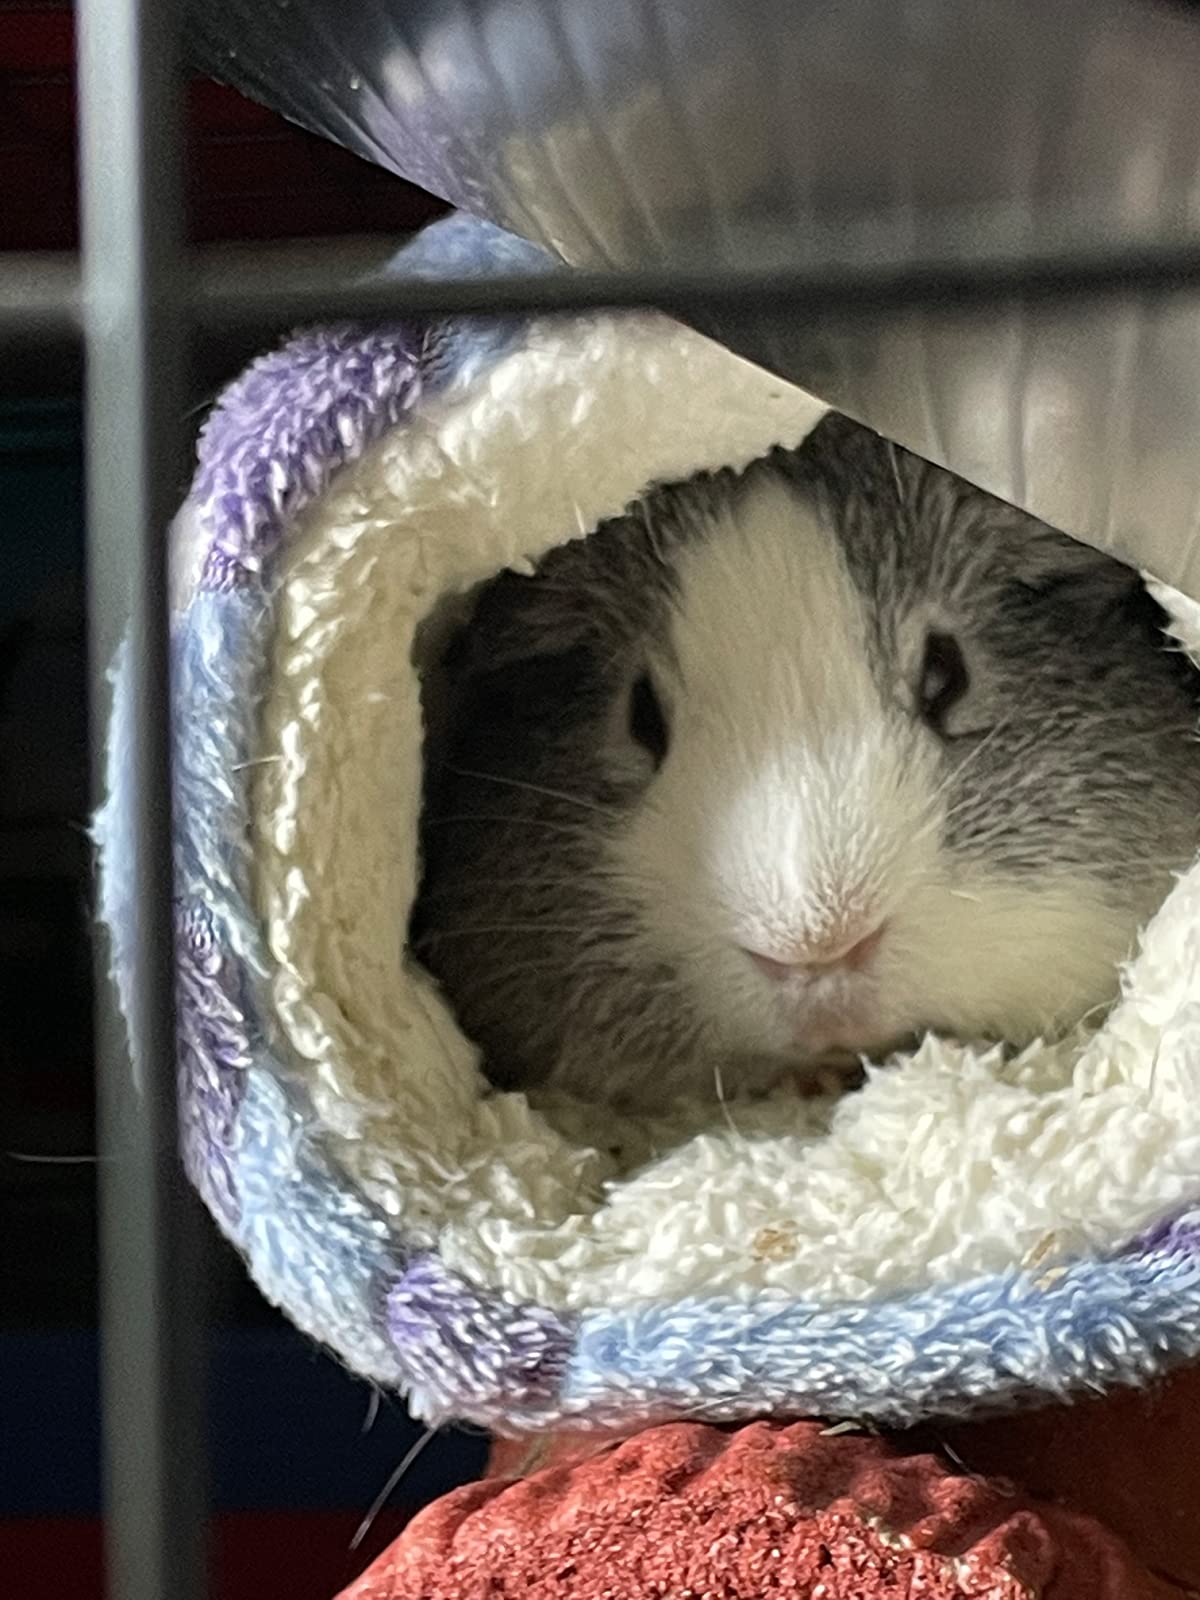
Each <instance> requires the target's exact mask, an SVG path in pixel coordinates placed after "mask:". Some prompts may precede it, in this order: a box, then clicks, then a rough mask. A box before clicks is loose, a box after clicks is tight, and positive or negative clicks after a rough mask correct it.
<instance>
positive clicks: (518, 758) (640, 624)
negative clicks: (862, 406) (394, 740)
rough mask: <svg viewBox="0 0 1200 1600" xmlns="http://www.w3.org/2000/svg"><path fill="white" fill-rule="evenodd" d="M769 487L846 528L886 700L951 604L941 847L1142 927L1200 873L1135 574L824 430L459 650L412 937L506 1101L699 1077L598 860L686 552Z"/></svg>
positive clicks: (697, 1033) (658, 511)
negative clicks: (960, 687)
mask: <svg viewBox="0 0 1200 1600" xmlns="http://www.w3.org/2000/svg"><path fill="white" fill-rule="evenodd" d="M762 474H778V475H781V476H782V477H783V478H785V479H786V480H787V481H788V483H789V484H790V485H791V488H792V490H793V491H794V493H795V495H796V496H797V497H798V501H808V502H810V503H816V504H817V505H819V506H820V507H821V508H822V509H823V511H824V513H825V515H826V516H827V518H828V519H829V521H830V523H831V525H832V526H833V527H834V529H835V530H836V534H837V537H838V539H839V542H840V546H841V549H842V551H843V554H844V557H845V561H846V564H847V566H848V569H849V571H850V574H851V576H852V578H853V581H854V584H855V585H856V587H857V588H858V590H859V591H860V592H861V594H862V595H863V596H864V598H865V600H866V603H867V612H868V615H869V616H870V618H871V619H872V621H871V626H872V631H873V637H872V638H871V640H870V643H869V649H870V656H871V666H872V671H873V674H874V676H875V677H876V679H877V681H878V683H879V686H880V691H881V694H884V695H886V694H888V693H890V692H891V688H892V686H893V685H894V682H895V680H896V676H897V673H898V672H899V671H900V670H901V668H900V665H899V663H900V657H901V646H900V633H901V630H902V628H903V626H904V625H905V623H906V621H908V620H910V619H911V618H912V617H913V616H914V615H924V614H925V612H926V611H927V610H929V608H931V607H932V608H933V609H934V612H935V613H936V616H937V618H938V619H939V620H938V626H939V627H941V628H944V629H945V630H946V631H948V632H951V633H953V635H954V636H955V637H957V638H959V639H961V640H962V641H963V643H964V647H965V649H966V651H967V654H968V657H969V659H970V663H971V668H972V678H971V691H970V694H969V696H968V699H967V702H966V704H965V706H964V708H962V711H961V714H962V715H963V716H965V717H966V718H967V720H968V725H967V726H966V727H965V728H964V729H963V730H961V731H959V732H958V733H957V734H956V736H955V737H954V738H952V739H950V740H948V741H947V743H946V747H945V751H944V755H943V757H942V759H943V761H944V770H945V781H946V783H947V785H948V786H949V790H950V794H949V798H950V804H949V806H948V810H947V821H946V825H945V832H944V835H943V845H944V848H945V849H946V850H948V851H951V852H956V853H959V854H960V855H962V856H972V855H974V856H976V857H978V858H979V859H981V860H983V861H985V862H986V863H987V864H988V866H989V868H994V869H996V870H998V871H1002V872H1004V873H1006V874H1009V875H1011V876H1014V877H1018V878H1019V877H1021V876H1022V875H1024V876H1028V877H1030V878H1033V879H1036V878H1037V877H1038V876H1039V875H1043V874H1050V873H1054V872H1061V871H1066V870H1069V871H1072V872H1077V873H1078V872H1082V873H1085V874H1087V875H1089V877H1091V878H1094V879H1095V880H1096V882H1097V883H1098V885H1099V886H1100V893H1101V894H1102V897H1103V900H1104V902H1105V903H1106V904H1109V905H1111V907H1112V914H1113V916H1114V917H1126V918H1129V917H1130V916H1131V915H1132V913H1131V910H1130V908H1131V907H1137V906H1143V905H1144V904H1145V902H1146V894H1147V885H1149V886H1150V891H1151V893H1153V894H1154V895H1156V896H1161V893H1162V892H1163V890H1164V889H1165V887H1166V886H1167V884H1168V882H1169V875H1170V873H1171V872H1172V871H1174V870H1178V869H1180V868H1182V867H1183V866H1184V865H1186V864H1187V863H1188V861H1189V860H1190V859H1191V856H1192V854H1193V851H1194V849H1195V846H1196V841H1197V832H1198V828H1197V794H1198V792H1200V783H1198V780H1200V745H1198V744H1197V742H1196V741H1195V739H1194V738H1193V737H1192V735H1191V729H1192V727H1193V726H1194V723H1195V719H1196V708H1197V679H1196V676H1195V674H1194V673H1193V671H1192V669H1191V668H1190V666H1189V665H1188V664H1187V663H1186V662H1185V660H1184V659H1183V658H1182V657H1181V656H1180V655H1179V654H1178V653H1177V652H1175V651H1173V650H1172V649H1171V648H1170V647H1169V646H1168V644H1167V643H1166V641H1165V640H1164V638H1163V635H1162V626H1163V617H1162V614H1161V612H1160V610H1159V608H1158V607H1157V606H1156V605H1155V603H1154V602H1153V601H1152V599H1151V598H1150V596H1149V595H1148V594H1147V592H1146V590H1145V588H1144V587H1143V585H1142V584H1141V583H1140V582H1139V580H1138V579H1137V577H1136V575H1135V574H1133V573H1132V572H1130V571H1129V570H1128V569H1127V568H1125V567H1123V566H1121V565H1119V564H1118V563H1116V562H1114V561H1111V560H1109V559H1107V558H1105V557H1103V556H1100V555H1098V554H1096V553H1095V552H1094V551H1092V550H1090V549H1089V548H1087V547H1085V546H1083V545H1081V544H1078V543H1077V542H1075V541H1073V540H1070V539H1068V538H1066V537H1064V536H1063V535H1061V534H1059V533H1056V532H1054V531H1053V530H1051V529H1050V528H1048V527H1046V526H1045V525H1043V524H1041V523H1038V522H1036V521H1035V520H1034V519H1032V518H1030V517H1028V516H1025V515H1024V514H1022V513H1020V512H1017V511H1015V510H1013V509H1012V508H1010V507H1008V506H1006V505H1003V504H1002V503H1001V502H999V501H997V500H995V499H993V498H991V497H990V496H988V495H985V494H983V493H981V492H980V491H978V490H976V489H973V488H971V487H970V486H969V485H967V484H965V483H964V482H962V481H961V480H959V479H957V478H954V477H953V476H951V475H950V474H948V473H946V472H943V471H941V470H940V469H937V468H934V467H932V466H929V465H927V464H926V463H924V462H921V461H919V460H918V459H916V458H915V457H913V456H910V455H908V454H907V453H905V452H904V451H902V450H899V449H896V448H894V447H892V446H890V445H888V444H887V443H885V442H884V441H882V440H880V439H879V438H878V437H877V436H876V435H874V434H872V433H870V432H868V431H867V430H866V429H864V428H861V427H859V426H857V425H856V424H854V423H851V422H849V421H847V420H846V419H844V418H839V417H831V418H829V419H827V420H826V421H825V422H823V423H822V424H821V425H820V426H819V427H818V428H817V429H816V431H815V432H814V433H813V434H812V435H811V436H810V438H809V439H808V440H807V441H806V442H805V444H804V445H803V446H802V447H801V448H800V449H798V450H796V451H792V452H782V451H781V452H776V453H774V454H773V455H772V456H770V457H768V458H767V459H765V460H764V461H761V462H758V463H755V464H754V465H753V466H752V467H751V468H750V469H749V470H748V471H747V472H746V473H745V474H742V475H738V474H735V473H733V472H721V473H717V474H713V475H705V476H702V477H700V478H697V479H693V480H691V481H690V482H688V483H686V484H682V485H675V486H668V487H664V488H661V489H658V490H655V491H654V492H653V493H652V494H651V495H650V496H649V497H648V498H647V500H646V501H645V502H643V503H640V504H639V505H637V506H635V507H633V508H632V509H631V510H630V512H629V513H628V514H627V515H625V516H624V517H621V518H619V519H617V520H615V521H613V522H610V523H608V524H606V525H605V526H603V527H602V528H600V529H599V530H598V531H597V532H596V533H595V534H593V535H592V536H591V537H590V538H588V539H586V540H583V541H577V542H573V543H571V544H568V545H565V546H563V547H561V548H559V549H557V550H555V551H553V552H552V553H551V554H550V555H549V556H548V557H547V558H546V560H545V561H544V562H543V563H542V565H541V567H540V569H539V571H538V572H537V574H536V575H534V576H533V577H518V576H516V575H513V574H506V575H504V576H503V577H501V578H499V579H498V580H496V582H495V583H494V584H492V585H490V586H489V587H488V589H487V590H486V591H485V592H484V594H483V596H482V598H481V601H480V604H479V606H478V609H477V612H476V615H475V617H474V620H473V623H472V625H471V626H470V627H469V628H468V629H467V630H466V631H465V632H464V633H463V634H462V636H461V637H460V638H459V640H458V641H457V643H456V646H455V649H454V651H453V652H452V653H451V657H450V658H449V661H448V663H447V665H448V671H449V674H450V678H451V681H452V684H453V686H454V691H455V694H456V697H457V699H456V708H457V709H456V712H455V731H454V734H453V735H452V737H451V739H450V741H449V744H448V746H447V752H446V760H445V762H444V764H441V765H437V764H435V765H434V766H432V767H431V770H430V774H429V778H428V787H427V798H426V816H425V823H424V831H423V848H424V856H425V876H424V882H423V888H422V894H421V898H420V901H419V904H418V908H417V912H416V916H415V923H414V936H415V938H416V940H417V945H418V949H419V952H420V954H421V956H422V959H423V960H424V961H425V963H426V964H427V966H428V967H429V968H430V970H431V971H432V972H433V973H434V974H435V975H436V976H437V977H438V979H439V980H440V981H441V982H442V984H443V985H444V987H445V989H446V991H447V994H448V996H449V998H450V1000H451V1003H452V1004H453V1006H454V1008H455V1011H456V1013H457V1015H458V1017H459V1019H460V1021H461V1023H462V1025H463V1026H464V1028H465V1029H466V1031H467V1033H468V1034H469V1035H471V1036H472V1037H473V1038H474V1039H475V1040H476V1041H477V1042H479V1043H480V1044H481V1045H482V1047H483V1050H484V1053H485V1057H486V1060H487V1063H488V1070H489V1072H490V1074H491V1075H492V1076H493V1078H494V1080H495V1081H496V1082H497V1083H500V1084H503V1085H517V1086H526V1085H531V1084H534V1083H538V1082H542V1081H544V1080H546V1079H547V1078H548V1077H550V1076H551V1074H552V1073H553V1074H554V1075H555V1077H556V1078H559V1077H561V1078H562V1079H563V1081H567V1082H570V1083H572V1084H573V1085H574V1086H575V1087H581V1086H584V1087H590V1088H592V1089H593V1090H594V1091H595V1092H599V1093H604V1092H606V1087H607V1086H609V1085H610V1084H611V1083H613V1082H619V1081H620V1079H621V1072H622V1068H623V1066H624V1065H625V1064H627V1063H629V1062H638V1063H643V1064H644V1063H647V1062H653V1063H655V1064H656V1065H657V1066H659V1067H661V1070H662V1073H663V1076H664V1080H666V1079H668V1078H669V1077H670V1075H671V1070H672V1065H673V1064H675V1063H679V1062H682V1061H684V1060H687V1059H691V1058H694V1057H695V1056H696V1055H697V1054H700V1055H703V1054H704V1051H705V1049H706V1045H707V1040H706V1036H705V1032H704V1024H703V1023H702V1022H701V1021H700V1020H699V1019H698V1018H697V1016H696V1015H695V1007H693V1006H692V1005H690V1004H689V1001H688V990H687V983H686V976H685V975H684V974H682V973H680V972H679V971H677V970H675V969H674V967H673V966H672V965H671V963H670V962H669V961H666V960H648V959H647V958H646V956H645V954H644V953H642V951H640V950H639V948H638V942H637V940H636V937H635V935H636V933H637V929H638V924H639V917H640V915H641V913H640V908H639V903H638V900H637V898H636V897H635V896H633V895H631V894H630V893H629V892H628V888H627V885H625V884H624V883H623V882H622V881H620V880H619V879H618V878H617V877H616V876H614V875H613V874H612V872H611V871H610V870H609V868H608V867H606V865H605V852H604V851H603V850H602V848H601V845H602V843H603V841H604V840H605V839H606V838H609V837H612V836H614V835H615V834H616V833H618V832H619V830H620V829H621V828H622V826H623V824H624V822H625V819H626V818H627V817H629V816H630V815H631V814H632V813H633V811H634V810H635V808H636V807H638V805H639V804H640V803H642V801H643V797H644V795H645V794H646V791H647V789H648V788H649V786H650V785H651V784H652V781H653V775H654V767H653V763H652V761H651V760H650V758H649V757H648V755H647V754H646V752H645V750H643V749H642V748H641V747H640V746H639V745H637V744H636V743H634V741H632V740H628V741H626V742H625V743H624V744H623V743H622V741H621V740H620V739H619V738H618V739H616V740H614V738H613V734H612V729H613V726H614V722H613V718H614V716H616V717H618V719H619V717H620V716H621V714H622V712H621V708H622V707H623V706H624V704H625V702H626V700H627V697H628V695H629V691H630V685H631V683H632V681H633V680H634V678H635V677H636V676H637V674H638V672H639V671H640V670H641V667H642V664H643V663H644V662H645V660H646V658H647V654H648V652H653V653H657V654H660V655H661V653H662V652H663V651H664V650H665V649H666V648H667V647H668V636H669V626H670V620H671V615H672V608H673V607H674V606H676V605H677V604H678V602H679V599H680V596H679V582H678V576H677V570H676V558H677V554H678V552H679V550H680V549H681V548H682V547H683V546H684V545H686V544H687V543H688V542H689V541H691V540H694V539H696V538H698V537H702V536H705V535H703V534H702V533H701V532H700V530H701V529H702V527H703V526H704V524H705V523H706V521H708V520H709V519H708V518H707V517H706V515H705V513H709V512H711V511H712V509H713V508H714V506H720V505H727V506H736V503H737V499H738V496H739V495H740V494H742V493H743V492H744V489H745V486H746V485H747V484H750V483H752V482H754V480H755V479H756V477H757V476H759V475H762ZM708 536H711V535H708ZM679 692H681V693H684V694H686V692H687V686H686V685H682V686H681V689H680V691H679ZM984 730H986V731H984ZM668 759H670V758H669V756H668ZM473 774H479V775H483V776H474V775H473ZM735 1056H736V1053H735ZM726 1057H727V1059H726V1063H725V1066H724V1068H723V1070H724V1071H725V1072H726V1074H727V1075H728V1074H729V1073H730V1072H734V1073H736V1070H737V1067H736V1059H734V1060H733V1061H732V1062H730V1061H729V1059H728V1051H726Z"/></svg>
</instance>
